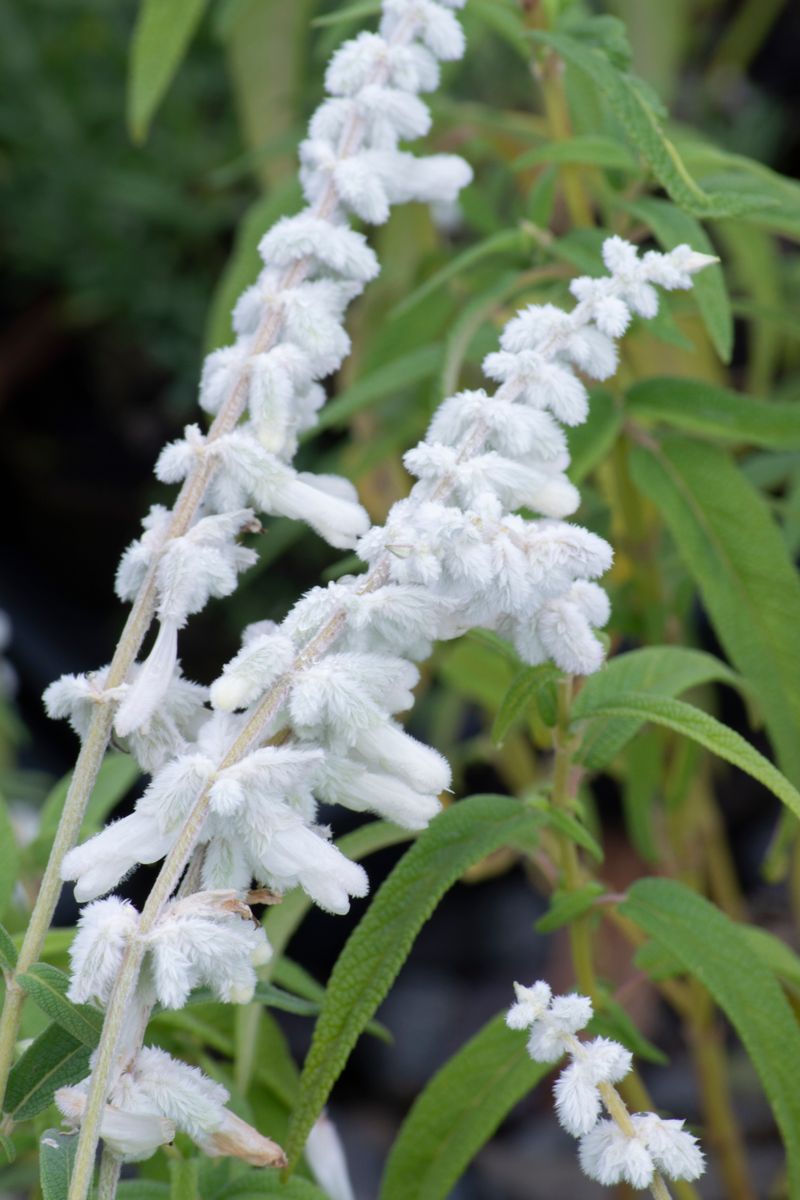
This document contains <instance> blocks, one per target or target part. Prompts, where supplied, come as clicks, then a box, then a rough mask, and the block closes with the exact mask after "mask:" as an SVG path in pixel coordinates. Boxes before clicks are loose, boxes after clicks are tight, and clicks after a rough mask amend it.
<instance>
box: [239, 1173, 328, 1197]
mask: <svg viewBox="0 0 800 1200" xmlns="http://www.w3.org/2000/svg"><path fill="white" fill-rule="evenodd" d="M262 1196H280V1197H281V1198H282V1200H328V1197H327V1196H326V1194H325V1192H323V1191H322V1190H321V1189H320V1188H318V1187H317V1185H316V1184H314V1183H311V1182H310V1181H309V1180H307V1179H281V1177H280V1175H276V1174H275V1173H274V1172H270V1171H251V1172H249V1173H248V1174H247V1175H240V1176H239V1178H238V1179H236V1180H234V1182H233V1183H231V1184H229V1185H228V1187H226V1188H225V1190H224V1192H221V1193H220V1194H219V1196H218V1197H217V1200H260V1198H261V1197H262Z"/></svg>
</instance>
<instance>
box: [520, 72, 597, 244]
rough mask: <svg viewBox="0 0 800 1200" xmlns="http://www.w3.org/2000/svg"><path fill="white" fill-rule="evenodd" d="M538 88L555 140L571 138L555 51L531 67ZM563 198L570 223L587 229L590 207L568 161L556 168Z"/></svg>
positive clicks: (562, 80) (570, 126)
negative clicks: (559, 176)
mask: <svg viewBox="0 0 800 1200" xmlns="http://www.w3.org/2000/svg"><path fill="white" fill-rule="evenodd" d="M534 73H535V74H536V76H537V78H538V80H539V83H540V85H541V89H542V99H543V101H544V110H545V115H546V117H547V123H548V126H549V128H550V135H551V137H552V138H553V140H554V141H556V142H566V141H569V139H570V138H571V137H572V123H571V122H570V118H569V108H568V106H567V97H566V93H565V91H564V64H563V62H562V61H561V59H560V58H559V57H558V55H557V54H554V53H553V52H552V51H549V52H547V54H546V55H545V56H544V57H543V59H542V60H541V61H540V63H539V64H538V65H535V66H534ZM560 174H561V182H562V185H563V189H564V200H565V203H566V205H567V210H568V212H569V217H570V222H571V224H572V225H573V226H575V227H576V228H578V229H588V228H590V227H591V226H592V225H593V224H594V221H593V218H592V210H591V207H590V206H589V201H588V200H587V198H586V193H585V192H584V190H583V186H582V184H581V178H580V170H579V168H578V167H576V166H575V165H574V164H572V163H566V164H564V165H563V166H562V167H561V168H560Z"/></svg>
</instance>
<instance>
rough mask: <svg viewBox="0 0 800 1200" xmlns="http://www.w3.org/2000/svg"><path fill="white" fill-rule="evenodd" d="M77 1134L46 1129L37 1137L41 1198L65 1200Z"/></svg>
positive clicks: (44, 1199)
mask: <svg viewBox="0 0 800 1200" xmlns="http://www.w3.org/2000/svg"><path fill="white" fill-rule="evenodd" d="M77 1144H78V1136H77V1134H75V1133H64V1132H63V1130H59V1129H47V1130H45V1132H44V1133H43V1134H42V1136H41V1138H40V1139H39V1183H40V1185H41V1189H42V1200H67V1194H68V1192H69V1181H70V1177H71V1175H72V1164H73V1162H74V1160H75V1148H76V1146H77Z"/></svg>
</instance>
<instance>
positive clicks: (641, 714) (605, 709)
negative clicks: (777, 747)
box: [581, 692, 800, 817]
mask: <svg viewBox="0 0 800 1200" xmlns="http://www.w3.org/2000/svg"><path fill="white" fill-rule="evenodd" d="M595 714H597V715H599V716H621V717H634V716H635V717H636V718H637V719H638V720H641V721H653V722H654V723H655V724H656V725H664V726H665V727H666V728H667V729H672V730H674V731H675V732H676V733H681V734H683V735H684V737H688V738H691V740H692V741H693V742H697V744H698V745H699V746H703V747H704V748H705V749H706V750H710V751H711V752H712V753H713V754H716V755H717V757H718V758H723V759H725V761H726V762H729V763H732V764H733V766H735V767H738V768H739V770H740V771H744V772H745V773H746V774H748V775H751V776H752V777H753V779H757V780H758V781H759V783H763V784H764V787H766V788H769V790H770V791H771V792H772V793H773V795H775V796H777V797H778V799H779V800H782V801H783V803H784V804H785V805H786V806H787V808H790V809H791V810H792V812H793V813H794V814H795V816H798V817H800V792H798V791H797V788H796V787H795V786H794V785H793V784H792V783H790V782H789V780H788V779H787V778H786V776H785V775H782V774H781V772H780V771H779V770H778V769H777V768H776V767H773V765H772V763H771V762H770V761H769V759H767V758H764V755H763V754H759V752H758V751H757V750H755V749H753V747H752V746H751V745H750V743H749V742H746V741H745V740H744V738H743V737H740V736H739V734H738V733H735V732H734V730H733V729H729V728H728V726H727V725H723V724H722V722H721V721H718V720H717V719H716V717H710V716H709V715H708V713H704V712H703V710H702V709H700V708H695V707H694V705H693V704H685V703H684V701H683V700H672V699H670V698H668V697H665V696H652V695H649V694H648V693H647V692H618V693H617V694H616V695H615V696H613V697H611V698H609V699H608V700H606V701H602V702H599V703H598V705H597V707H596V708H595V709H592V708H587V707H586V706H585V705H584V707H583V710H582V714H581V715H582V718H586V717H591V716H593V715H595Z"/></svg>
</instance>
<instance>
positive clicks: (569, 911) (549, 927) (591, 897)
mask: <svg viewBox="0 0 800 1200" xmlns="http://www.w3.org/2000/svg"><path fill="white" fill-rule="evenodd" d="M604 891H605V888H604V887H603V885H602V883H596V882H593V883H587V884H586V885H585V886H584V887H580V888H575V890H574V891H569V892H558V891H557V892H554V893H553V897H552V899H551V901H550V907H549V909H548V910H547V912H546V913H545V914H544V916H543V917H539V920H538V921H537V922H536V925H535V929H536V931H537V932H538V933H552V932H553V930H554V929H560V928H561V926H562V925H567V924H569V922H570V921H574V920H575V919H576V917H581V916H583V914H584V913H586V912H588V911H589V910H590V908H592V906H593V904H594V902H595V900H596V899H597V897H598V896H602V894H603V892H604Z"/></svg>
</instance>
